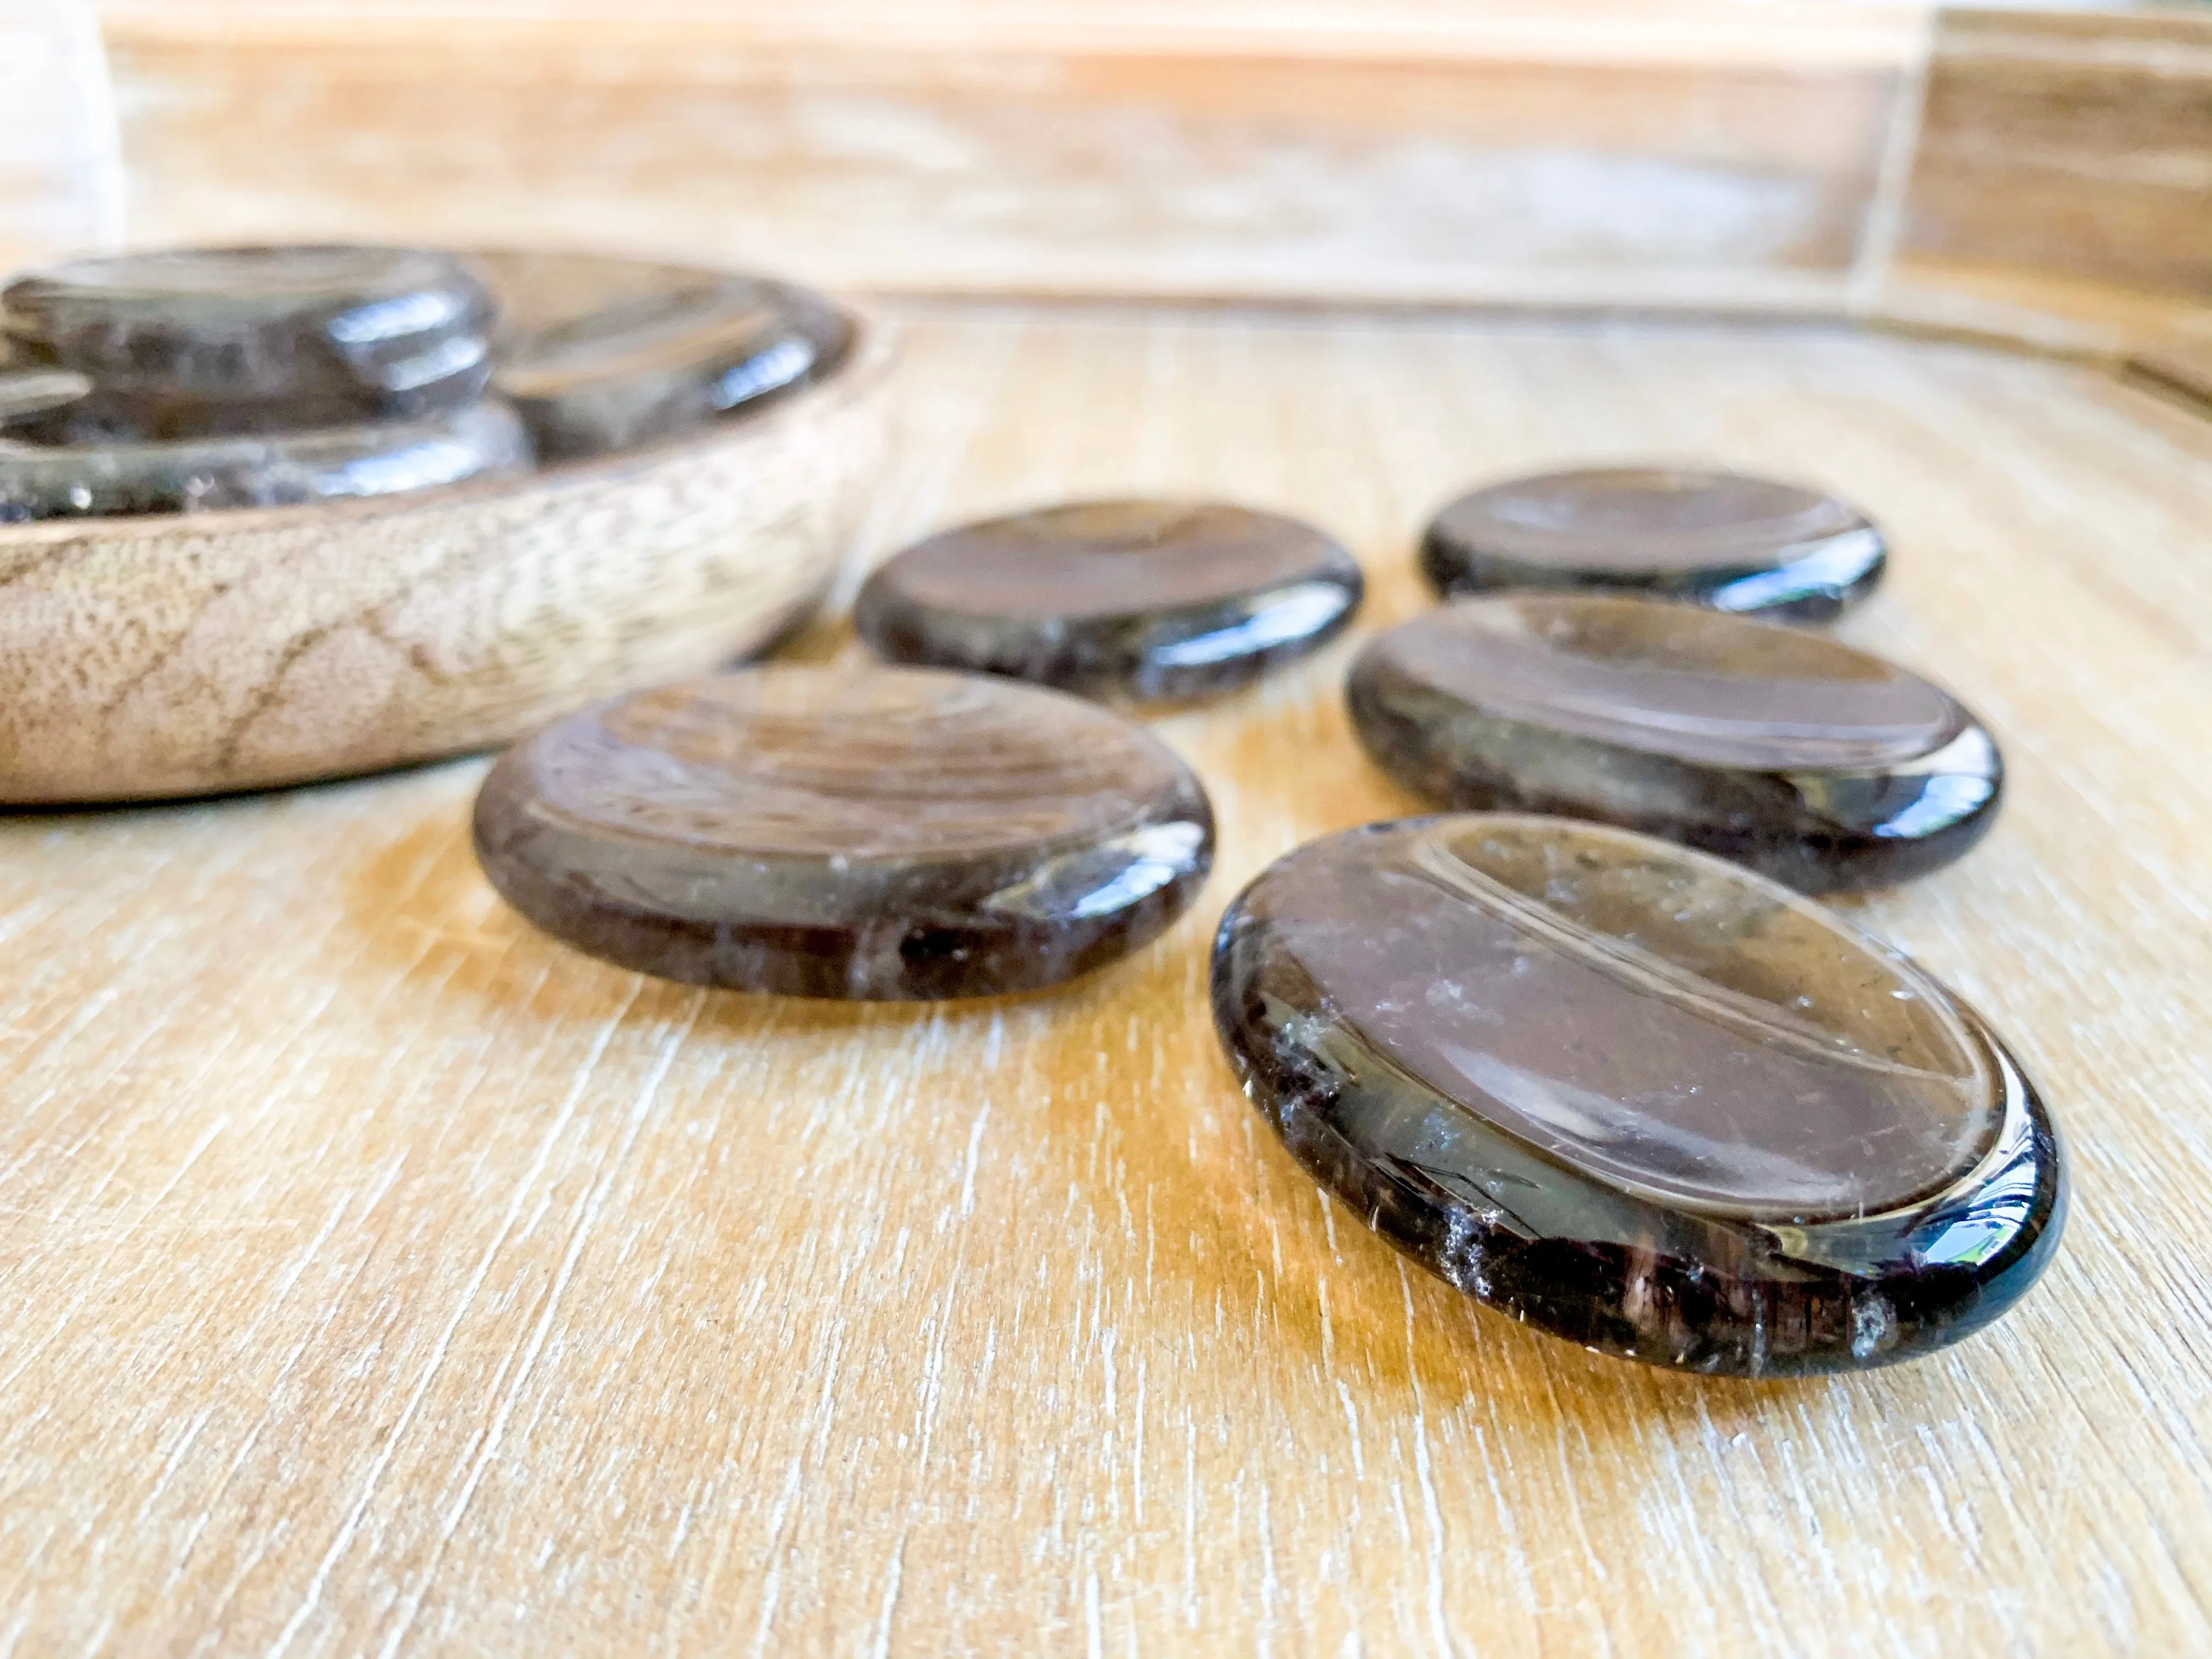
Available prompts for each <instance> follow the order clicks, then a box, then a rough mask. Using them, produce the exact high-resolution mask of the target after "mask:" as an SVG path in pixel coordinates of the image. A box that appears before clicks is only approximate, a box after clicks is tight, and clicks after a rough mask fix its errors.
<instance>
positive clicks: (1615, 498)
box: [1421, 467, 1887, 622]
mask: <svg viewBox="0 0 2212 1659" xmlns="http://www.w3.org/2000/svg"><path fill="white" fill-rule="evenodd" d="M1885 562H1887V549H1886V548H1885V545H1884V544H1883V541H1882V536H1881V531H1879V530H1878V529H1876V528H1875V526H1874V525H1873V524H1872V523H1871V522H1870V521H1869V520H1868V519H1867V517H1866V515H1865V514H1864V513H1861V512H1860V511H1859V510H1858V509H1857V507H1852V506H1851V505H1850V503H1848V502H1846V501H1838V500H1836V499H1835V498H1834V497H1832V496H1829V495H1820V493H1818V492H1817V491H1814V490H1810V489H1801V488H1799V487H1798V486H1797V485H1796V484H1789V483H1777V482H1775V481H1774V480H1772V479H1769V478H1754V477H1746V476H1744V475H1742V474H1741V473H1734V472H1711V471H1699V470H1697V469H1693V468H1681V467H1672V468H1670V467H1601V468H1589V469H1585V470H1580V471H1567V472H1549V473H1544V474H1541V475H1539V476H1536V477H1527V478H1515V479H1512V480H1510V481H1508V482H1506V483H1498V484H1492V485H1490V486H1489V487H1487V488H1486V489H1478V490H1475V491H1474V492H1473V493H1472V494H1470V495H1462V496H1461V497H1460V498H1459V499H1458V500H1457V501H1454V502H1452V503H1451V504H1450V505H1449V507H1445V508H1444V509H1443V511H1442V512H1441V513H1437V516H1436V518H1435V519H1434V520H1432V521H1431V524H1430V526H1429V528H1428V532H1427V534H1426V535H1425V537H1424V538H1422V542H1421V571H1422V574H1424V575H1425V576H1426V577H1427V578H1428V579H1429V585H1430V586H1432V587H1434V588H1435V589H1436V590H1437V592H1439V593H1441V594H1443V595H1445V596H1446V597H1448V598H1449V597H1451V596H1453V595H1457V594H1462V593H1480V592H1489V591H1491V590H1492V589H1497V588H1509V587H1568V588H1612V589H1626V590H1629V591H1632V592H1642V593H1650V594H1655V595H1658V596H1661V597H1665V598H1673V599H1687V600H1691V601H1692V602H1694V603H1696V604H1699V605H1711V606H1712V607H1713V608H1714V609H1716V610H1719V611H1740V612H1747V613H1758V614H1759V615H1763V616H1767V617H1773V618H1775V619H1777V620H1779V621H1789V622H1825V621H1826V620H1827V619H1829V618H1830V617H1833V616H1835V615H1836V614H1837V613H1838V611H1842V610H1843V609H1844V607H1845V606H1847V605H1852V604H1854V603H1856V602H1857V601H1858V600H1859V599H1864V598H1865V597H1866V596H1867V595H1868V594H1869V593H1870V592H1873V591H1874V589H1875V584H1877V583H1878V582H1879V581H1880V580H1881V573H1882V568H1883V565H1884V564H1885Z"/></svg>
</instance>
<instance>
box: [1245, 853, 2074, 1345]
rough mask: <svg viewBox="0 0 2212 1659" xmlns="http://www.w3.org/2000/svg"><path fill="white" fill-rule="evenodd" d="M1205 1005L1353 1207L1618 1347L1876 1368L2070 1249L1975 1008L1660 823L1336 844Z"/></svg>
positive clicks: (1274, 879) (2044, 1120)
mask: <svg viewBox="0 0 2212 1659" xmlns="http://www.w3.org/2000/svg"><path fill="white" fill-rule="evenodd" d="M1213 1012H1214V1018H1215V1023H1216V1025H1217V1028H1218V1031H1219V1033H1220V1036H1221V1041H1222V1042H1223V1045H1224V1046H1225V1048H1226V1049H1227V1051H1228V1054H1229V1057H1230V1059H1231V1062H1232V1063H1233V1064H1234V1066H1235V1067H1236V1069H1237V1073H1238V1074H1239V1076H1240V1077H1241V1078H1242V1079H1243V1084H1244V1088H1245V1092H1246V1094H1247V1095H1248V1096H1249V1097H1250V1098H1251V1100H1252V1102H1253V1103H1254V1104H1255V1105H1256V1106H1257V1107H1258V1108H1259V1109H1260V1111H1261V1114H1262V1115H1265V1116H1266V1118H1267V1121H1269V1122H1270V1123H1271V1124H1273V1126H1274V1127H1275V1129H1276V1131H1277V1132H1278V1133H1279V1134H1280V1135H1281V1137H1282V1139H1283V1141H1284V1143H1285V1146H1288V1147H1289V1149H1290V1150H1291V1152H1292V1154H1293V1155H1295V1156H1296V1157H1297V1159H1298V1160H1299V1162H1301V1163H1302V1164H1304V1165H1305V1167H1306V1168H1307V1169H1308V1170H1310V1172H1311V1173H1312V1174H1313V1175H1314V1176H1315V1177H1316V1179H1317V1180H1319V1181H1320V1182H1321V1183H1322V1185H1323V1186H1324V1187H1325V1188H1328V1190H1329V1191H1330V1192H1332V1193H1334V1194H1336V1196H1337V1197H1339V1198H1340V1199H1341V1200H1343V1201H1344V1203H1345V1204H1346V1206H1347V1207H1348V1208H1349V1209H1350V1210H1351V1212H1352V1213H1353V1214H1354V1215H1356V1216H1358V1218H1360V1219H1362V1220H1364V1221H1365V1222H1366V1223H1367V1225H1370V1227H1372V1228H1374V1229H1375V1231H1376V1232H1378V1233H1379V1234H1381V1235H1382V1236H1383V1237H1384V1238H1385V1239H1387V1240H1389V1242H1390V1243H1392V1244H1394V1245H1395V1246H1396V1247H1397V1248H1398V1249H1401V1250H1402V1251H1404V1252H1405V1253H1406V1254H1407V1255H1410V1256H1412V1257H1413V1259H1414V1260H1415V1261H1419V1262H1420V1263H1421V1264H1422V1265H1423V1266H1424V1267H1427V1268H1429V1269H1430V1270H1431V1271H1432V1272H1434V1273H1437V1274H1438V1275H1440V1276H1441V1277H1443V1279H1446V1280H1448V1281H1449V1283H1451V1284H1452V1285H1455V1286H1457V1287H1458V1288H1459V1289H1460V1290H1462V1291H1465V1292H1466V1293H1467V1294H1468V1295H1469V1296H1471V1297H1474V1298H1475V1299H1476V1300H1478V1301H1480V1302H1482V1303H1484V1304H1487V1305H1488V1306H1491V1307H1492V1308H1496V1309H1498V1310H1501V1311H1503V1312H1504V1313H1506V1314H1509V1315H1510V1316H1512V1317H1514V1318H1516V1319H1518V1320H1522V1321H1523V1322H1527V1323H1528V1324H1531V1325H1534V1326H1536V1327H1537V1328H1540V1329H1542V1330H1545V1331H1548V1332H1550V1333H1551V1334H1553V1335H1555V1336H1561V1337H1565V1338H1566V1339H1567V1340H1570V1341H1573V1342H1578V1343H1582V1344H1583V1345H1584V1346H1588V1347H1591V1348H1595V1349H1597V1350H1599V1351H1601V1352H1606V1353H1611V1354H1618V1355H1620V1356H1622V1357H1623V1358H1632V1359H1638V1360H1643V1361H1646V1362H1648V1363H1650V1364H1656V1365H1666V1366H1673V1367H1677V1368H1680V1369H1682V1370H1692V1371H1703V1372H1709V1373H1717V1374H1723V1375H1735V1376H1783V1375H1789V1374H1793V1373H1805V1372H1818V1371H1832V1370H1850V1369H1853V1368H1857V1367H1865V1366H1873V1365H1879V1364H1887V1363H1889V1362H1891V1361H1893V1360H1899V1359H1905V1358H1911V1357H1913V1356H1915V1355H1918V1354H1923V1353H1926V1352H1929V1351H1930V1350H1932V1349H1935V1348H1936V1347H1939V1346H1942V1345H1943V1344H1945V1343H1948V1342H1952V1341H1955V1340H1958V1339H1959V1338H1960V1337H1963V1336H1965V1335H1966V1334H1969V1333H1970V1332H1972V1331H1974V1330H1976V1329H1978V1328H1980V1327H1982V1326H1984V1325H1985V1324H1987V1323H1988V1322H1990V1321H1991V1320H1992V1319H1995V1318H1996V1316H1998V1315H2000V1314H2002V1312H2004V1310H2006V1309H2007V1308H2008V1307H2009V1306H2010V1305H2011V1304H2013V1303H2015V1301H2017V1300H2018V1299H2019V1297H2021V1294H2022V1293H2023V1292H2024V1291H2026V1290H2027V1286H2028V1285H2029V1284H2030V1283H2031V1282H2032V1281H2033V1279H2035V1277H2036V1275H2037V1274H2038V1273H2039V1272H2041V1270H2042V1268H2043V1267H2044V1265H2045V1262H2046V1261H2048V1260H2049V1258H2050V1256H2051V1252H2052V1250H2053V1249H2055V1247H2056V1245H2057V1239H2058V1234H2059V1231H2060V1226H2061V1221H2062V1218H2063V1213H2064V1204H2065V1192H2066V1180H2065V1175H2064V1170H2063V1160H2062V1158H2061V1156H2060V1149H2059V1146H2058V1143H2057V1139H2056V1137H2055V1134H2054V1132H2053V1129H2052V1126H2051V1121H2050V1118H2049V1116H2048V1115H2047V1114H2046V1112H2045V1109H2044V1108H2043V1105H2042V1104H2041V1103H2040V1102H2039V1099H2038V1098H2037V1097H2036V1094H2035V1092H2034V1091H2033V1088H2032V1087H2031V1086H2030V1085H2029V1084H2028V1082H2027V1079H2026V1078H2025V1077H2024V1076H2023V1075H2022V1073H2021V1070H2020V1067H2019V1066H2018V1065H2017V1064H2016V1062H2015V1060H2013V1059H2012V1057H2011V1056H2010V1055H2009V1054H2008V1053H2007V1052H2006V1050H2005V1048H2004V1047H2003V1045H2002V1043H2001V1042H1998V1040H1997V1039H1996V1037H1995V1036H1993V1035H1992V1034H1991V1033H1990V1030H1989V1029H1988V1027H1987V1026H1986V1025H1984V1024H1983V1023H1982V1021H1981V1020H1980V1019H1978V1018H1977V1017H1976V1016H1975V1015H1973V1014H1972V1012H1969V1011H1968V1010H1967V1009H1966V1008H1965V1007H1964V1006H1961V1005H1960V1004H1959V1003H1958V1002H1957V1001H1956V1000H1954V998H1952V997H1951V995H1950V994H1948V993H1947V992H1946V991H1945V990H1944V989H1943V988H1942V987H1941V986H1940V985H1938V984H1937V983H1936V981H1933V980H1931V979H1930V978H1929V977H1928V976H1927V975H1925V974H1923V973H1922V972H1921V971H1920V970H1919V969H1917V968H1915V967H1914V966H1913V965H1912V964H1911V963H1909V962H1907V961H1905V959H1904V958H1903V957H1899V956H1897V955H1896V954H1895V953H1893V952H1892V951H1889V950H1888V949H1887V948H1886V947H1885V946H1883V945H1881V944H1879V943H1877V942H1876V941H1875V940H1874V939H1869V938H1868V937H1866V936H1865V935H1864V934H1862V933H1858V932H1857V931H1856V930H1855V929H1853V928H1852V927H1850V926H1849V925H1848V924H1846V923H1845V922H1844V921H1842V919H1841V918H1839V917H1838V916H1836V915H1833V914H1832V913H1830V912H1828V911H1826V910H1824V909H1822V908H1820V907H1819V906H1817V905H1815V904H1813V903H1812V902H1809V901H1807V900H1804V899H1802V898H1800V897H1798V896H1796V895H1795V894H1792V893H1791V892H1790V891H1789V890H1787V889H1784V888H1783V887H1781V886H1779V885H1778V884H1774V883H1771V882H1768V881H1766V880H1765V879H1764V878H1760V877H1758V876H1754V875H1753V874H1750V873H1749V872H1745V871H1742V870H1740V869H1737V868H1736V867H1735V866H1730V865H1727V864H1724V863H1722V862H1720V861H1719V860H1714V859H1710V858H1707V857H1705V855H1703V854H1696V853H1691V852H1687V851H1686V850H1684V849H1682V848H1677V847H1675V846H1674V845H1672V844H1671V843H1668V842H1660V841H1655V840H1652V839H1650V838H1649V837H1646V836H1635V835H1631V834H1629V833H1627V832H1626V831H1622V830H1617V829H1608V828H1605V827H1603V826H1600V825H1595V824H1585V823H1574V822H1571V821H1569V820H1565V819H1559V818H1537V817H1508V816H1496V817H1492V816H1483V815H1470V816H1464V817H1437V818H1416V819H1408V820H1403V821H1401V822H1399V823H1389V824H1377V825H1373V826H1370V827H1369V828H1367V829H1355V830H1350V831H1347V832H1346V833H1345V834H1342V835H1338V836H1330V837H1328V839H1326V840H1323V841H1319V842H1313V843H1312V844H1310V845H1309V846H1306V847H1303V848H1299V849H1298V850H1297V851H1296V852H1294V853H1291V854H1289V855H1288V856H1287V857H1285V858H1283V859H1281V860H1278V861H1277V862H1276V863H1275V864H1274V865H1273V866H1270V867H1269V868H1268V869H1267V871H1266V872H1264V873H1262V874H1261V877H1260V878H1259V879H1258V880H1256V881H1255V882H1254V883H1253V884H1251V885H1250V886H1249V887H1248V888H1247V889H1245V890H1244V891H1243V894H1241V895H1240V896H1238V897H1237V901H1236V902H1235V903H1233V904H1232V905H1231V907H1230V909H1229V912H1228V914H1227V915H1225V917H1224V918H1223V920H1222V924H1221V929H1220V933H1219V935H1218V939H1217V940H1216V943H1215V947H1214V959H1213Z"/></svg>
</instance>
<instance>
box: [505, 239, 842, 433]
mask: <svg viewBox="0 0 2212 1659" xmlns="http://www.w3.org/2000/svg"><path fill="white" fill-rule="evenodd" d="M551 257H553V256H541V263H542V262H543V259H544V258H551ZM541 275H542V273H541ZM849 333H850V325H849V324H848V322H847V320H846V319H845V318H844V316H843V314H842V313H840V312H839V311H838V310H837V309H836V307H834V306H832V305H830V304H829V302H828V301H825V300H823V299H822V298H821V297H820V296H819V295H813V294H810V293H808V292H807V291H806V290H805V289H798V288H794V287H793V286H791V285H790V284H787V283H776V282H771V281H769V280H767V279H764V278H759V277H750V276H726V277H720V278H714V277H708V276H702V275H701V274H700V273H697V272H686V273H674V274H671V276H670V278H669V279H668V280H667V281H665V283H661V284H660V285H659V286H657V287H655V288H654V289H652V290H651V291H649V292H647V293H644V294H641V295H639V294H633V295H626V296H624V297H623V298H622V299H620V300H617V301H611V302H610V303H607V304H605V305H601V306H597V307H592V309H589V310H587V311H585V312H582V313H576V314H573V315H570V316H567V317H564V318H562V319H560V320H558V321H556V322H552V323H549V324H547V325H544V326H542V327H538V328H535V329H532V330H529V331H525V332H521V333H519V334H517V335H514V336H513V337H509V338H507V339H505V340H503V341H502V342H501V354H500V355H501V361H500V367H499V370H498V374H497V384H498V386H499V389H500V391H501V392H502V393H503V394H504V395H505V396H506V397H507V398H508V399H510V400H511V401H512V402H513V404H514V406H515V408H516V410H517V411H518V412H519V413H520V415H521V416H522V418H523V420H524V421H525V422H527V423H528V425H529V427H530V430H531V435H532V438H533V439H534V440H535V441H536V442H537V445H538V453H540V454H541V455H543V456H544V457H545V458H546V459H564V458H567V457H571V456H578V455H596V454H601V453H606V452H608V451H611V450H620V449H628V448H631V447H635V446H636V445H638V444H641V443H647V442H650V441H653V440H655V439H659V438H667V437H672V436H674V435H678V434H680V433H683V432H687V431H690V430H692V429H693V428H697V427H699V426H702V425H704V424H705V423H706V422H709V421H712V420H716V419H719V418H721V417H723V416H728V415H732V414H735V413H740V412H750V411H753V410H758V409H760V408H762V407H764V406H765V405H766V404H769V403H770V402H772V401H773V400H774V399H775V398H776V397H777V396H778V395H779V394H781V393H783V392H789V391H791V390H793V388H795V387H797V386H802V385H805V384H806V383H807V382H809V381H810V380H814V379H816V378H817V377H819V376H820V375H822V374H826V373H827V372H828V371H829V369H830V368H833V367H834V366H835V364H836V362H837V360H838V359H839V358H840V357H841V356H842V354H843V352H844V350H845V349H846V347H847V345H848V337H849Z"/></svg>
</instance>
